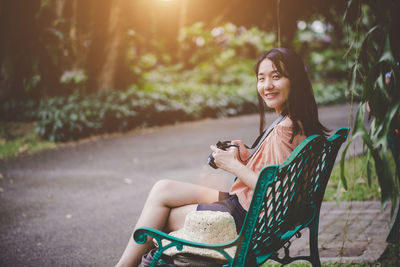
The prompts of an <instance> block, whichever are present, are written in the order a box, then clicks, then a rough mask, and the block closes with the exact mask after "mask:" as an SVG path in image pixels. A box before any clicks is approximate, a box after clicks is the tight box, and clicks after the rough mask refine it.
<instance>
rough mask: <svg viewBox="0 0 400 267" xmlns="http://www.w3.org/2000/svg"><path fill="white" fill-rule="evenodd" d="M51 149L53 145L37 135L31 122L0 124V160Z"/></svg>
mask: <svg viewBox="0 0 400 267" xmlns="http://www.w3.org/2000/svg"><path fill="white" fill-rule="evenodd" d="M52 147H55V144H54V143H52V142H49V141H46V140H42V139H41V138H40V137H39V136H38V135H37V133H36V132H35V131H34V123H32V122H30V123H27V122H19V123H10V122H8V123H5V122H2V123H1V124H0V159H2V158H6V157H14V156H16V155H19V154H22V153H27V152H32V151H37V150H41V149H45V148H52Z"/></svg>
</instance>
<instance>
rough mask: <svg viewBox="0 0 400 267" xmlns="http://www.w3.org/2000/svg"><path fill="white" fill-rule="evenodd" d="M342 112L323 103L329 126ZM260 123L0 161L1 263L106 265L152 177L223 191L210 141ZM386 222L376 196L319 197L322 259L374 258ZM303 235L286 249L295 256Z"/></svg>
mask: <svg viewBox="0 0 400 267" xmlns="http://www.w3.org/2000/svg"><path fill="white" fill-rule="evenodd" d="M348 114H349V107H348V106H347V105H342V106H331V107H324V108H321V109H320V118H321V121H322V122H323V123H324V124H325V125H326V126H328V127H329V128H331V129H338V128H339V127H343V126H347V125H348V123H347V121H348ZM269 117H271V118H269V121H272V120H273V119H274V118H273V116H269ZM257 124H258V118H257V116H256V115H248V116H240V117H235V118H225V119H218V120H202V121H198V122H188V123H181V124H177V125H173V126H165V127H159V128H151V129H145V130H137V131H133V132H130V133H127V134H123V135H111V136H107V137H101V138H91V139H88V140H85V141H81V142H79V143H71V144H67V145H63V146H60V147H58V148H57V149H54V150H46V151H42V152H39V153H34V154H31V155H23V156H19V157H17V158H13V159H4V160H0V174H1V175H0V189H1V190H0V214H1V215H0V266H113V264H115V263H116V261H117V259H118V258H119V256H120V255H121V253H122V251H123V249H124V247H125V245H126V242H127V240H128V238H130V234H131V232H132V229H133V226H134V224H135V221H136V220H137V218H138V216H139V213H140V211H141V208H142V206H143V204H144V201H145V197H146V195H147V194H148V192H149V190H150V188H151V186H152V185H153V184H154V182H155V181H157V180H159V179H161V178H170V179H177V180H182V181H188V182H193V183H198V184H203V185H207V186H210V187H214V188H216V189H219V190H227V189H228V188H229V186H230V185H231V183H232V177H231V176H230V175H226V174H225V173H224V172H222V171H218V170H217V171H216V170H214V169H212V168H210V167H209V166H208V165H207V164H206V160H207V156H208V154H209V153H210V150H209V145H210V144H215V143H216V142H217V141H218V140H232V139H242V140H244V141H245V143H251V142H252V141H253V140H254V139H255V138H256V137H257V132H256V131H257ZM360 148H361V146H360V144H359V143H356V144H355V146H352V148H351V149H350V150H351V151H349V153H350V154H357V153H359V152H360ZM388 218H389V216H388V210H387V209H386V210H385V211H384V212H381V211H380V204H379V203H378V202H364V203H344V202H342V203H341V205H340V206H339V207H337V206H336V203H324V204H323V208H322V216H321V221H320V223H321V228H320V238H319V243H320V254H321V257H322V260H324V261H325V260H326V261H335V262H338V261H342V260H354V261H356V262H360V261H364V260H368V261H374V260H375V259H377V258H378V257H379V255H380V254H381V252H382V251H383V250H384V248H385V245H386V244H385V242H384V240H385V238H386V233H388V227H389V224H388ZM305 236H306V235H303V239H306V238H304V237H305ZM301 240H302V239H300V240H299V242H295V244H294V245H293V246H294V247H296V246H297V248H298V249H297V250H296V251H298V252H301V250H303V249H304V248H305V244H304V242H306V241H304V240H303V241H301ZM301 242H303V243H301Z"/></svg>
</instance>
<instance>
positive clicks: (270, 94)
mask: <svg viewBox="0 0 400 267" xmlns="http://www.w3.org/2000/svg"><path fill="white" fill-rule="evenodd" d="M278 94H279V93H277V92H274V93H268V94H265V97H266V98H267V99H269V98H274V97H275V96H277V95H278Z"/></svg>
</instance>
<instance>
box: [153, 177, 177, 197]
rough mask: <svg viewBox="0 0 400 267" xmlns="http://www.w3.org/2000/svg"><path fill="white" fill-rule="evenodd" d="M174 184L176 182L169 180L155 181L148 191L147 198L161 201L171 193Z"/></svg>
mask: <svg viewBox="0 0 400 267" xmlns="http://www.w3.org/2000/svg"><path fill="white" fill-rule="evenodd" d="M174 184H176V181H174V180H169V179H162V180H159V181H157V182H156V183H155V184H154V185H153V187H152V189H151V191H150V194H149V198H157V199H160V200H163V199H164V198H165V197H167V196H168V194H170V193H171V189H172V188H174Z"/></svg>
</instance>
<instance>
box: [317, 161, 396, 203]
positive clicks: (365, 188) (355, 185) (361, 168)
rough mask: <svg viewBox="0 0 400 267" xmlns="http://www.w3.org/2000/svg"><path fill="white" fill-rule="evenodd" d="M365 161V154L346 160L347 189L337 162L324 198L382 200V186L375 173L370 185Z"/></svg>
mask: <svg viewBox="0 0 400 267" xmlns="http://www.w3.org/2000/svg"><path fill="white" fill-rule="evenodd" d="M340 156H341V155H338V157H340ZM365 161H366V157H365V156H359V157H352V158H349V159H348V160H347V161H346V164H345V176H346V180H347V190H345V189H344V188H343V187H342V183H341V180H340V165H339V164H335V166H334V168H333V170H332V174H331V178H330V179H329V182H328V186H327V187H326V191H325V196H324V200H325V201H334V200H341V201H367V200H380V188H379V183H378V180H377V177H376V175H375V174H374V175H373V176H372V181H371V185H368V180H367V170H366V168H365ZM372 166H373V163H372ZM374 168H375V167H372V169H374ZM392 168H393V169H394V162H393V163H392Z"/></svg>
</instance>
